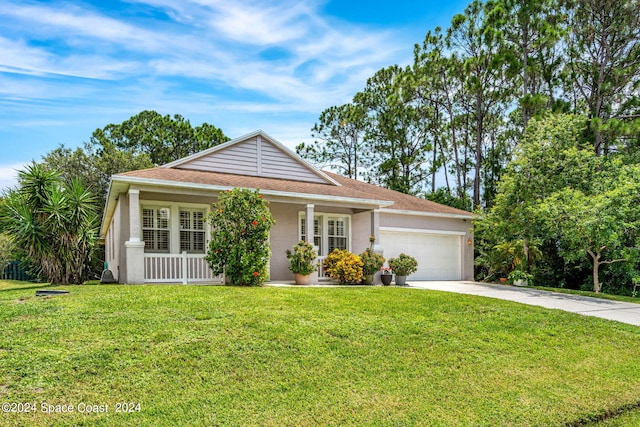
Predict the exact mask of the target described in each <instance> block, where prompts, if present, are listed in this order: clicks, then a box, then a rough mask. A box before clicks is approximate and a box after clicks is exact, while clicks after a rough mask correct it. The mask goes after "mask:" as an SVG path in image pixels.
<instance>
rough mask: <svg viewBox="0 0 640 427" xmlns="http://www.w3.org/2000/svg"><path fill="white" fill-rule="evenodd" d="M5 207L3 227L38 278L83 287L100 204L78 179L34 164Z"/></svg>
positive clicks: (22, 173) (20, 177)
mask: <svg viewBox="0 0 640 427" xmlns="http://www.w3.org/2000/svg"><path fill="white" fill-rule="evenodd" d="M18 182H19V186H18V188H17V189H15V190H12V191H9V192H8V193H7V197H6V198H5V201H4V203H3V204H2V205H1V210H0V222H1V223H2V228H3V229H4V231H5V233H7V234H8V235H9V236H10V238H11V239H12V240H13V241H14V243H15V245H16V247H17V248H18V250H19V251H20V252H21V255H22V256H23V257H24V259H25V260H26V261H27V263H28V264H29V265H31V266H33V267H34V268H35V273H36V275H38V276H41V277H44V278H45V279H46V280H47V281H49V282H51V283H57V284H70V283H77V284H80V283H83V282H84V281H85V280H86V279H87V278H89V277H90V273H91V271H90V265H91V261H92V255H93V251H94V249H95V247H96V243H97V237H98V217H97V215H96V211H97V208H96V200H95V198H94V196H93V194H92V193H91V192H90V191H88V190H87V189H86V188H85V187H84V185H82V183H80V181H78V180H75V179H74V180H71V181H70V182H65V181H64V180H63V179H62V178H61V177H60V175H57V174H56V173H54V172H52V171H50V170H47V169H46V168H44V167H42V166H41V165H38V164H36V163H33V164H32V165H30V166H27V168H26V169H25V170H24V171H20V172H19V174H18Z"/></svg>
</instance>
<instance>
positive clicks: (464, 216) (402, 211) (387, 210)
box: [380, 208, 476, 219]
mask: <svg viewBox="0 0 640 427" xmlns="http://www.w3.org/2000/svg"><path fill="white" fill-rule="evenodd" d="M380 212H384V213H390V214H395V215H412V216H428V217H433V218H453V219H474V218H475V217H476V215H474V214H472V213H471V212H469V213H468V214H455V213H445V212H427V211H415V210H409V209H390V208H383V209H380Z"/></svg>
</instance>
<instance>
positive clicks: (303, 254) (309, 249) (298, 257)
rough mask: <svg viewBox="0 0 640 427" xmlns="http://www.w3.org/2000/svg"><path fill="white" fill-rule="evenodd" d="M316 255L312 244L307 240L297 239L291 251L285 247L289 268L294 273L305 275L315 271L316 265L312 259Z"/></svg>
mask: <svg viewBox="0 0 640 427" xmlns="http://www.w3.org/2000/svg"><path fill="white" fill-rule="evenodd" d="M317 257H318V255H317V254H316V251H314V250H313V245H312V244H311V243H308V242H304V241H302V240H301V241H299V242H298V244H297V245H295V246H294V247H293V251H290V250H288V249H287V258H289V270H291V272H292V273H295V274H302V275H303V276H306V275H308V274H311V273H313V272H314V271H316V265H315V264H314V262H313V261H315V259H316V258H317Z"/></svg>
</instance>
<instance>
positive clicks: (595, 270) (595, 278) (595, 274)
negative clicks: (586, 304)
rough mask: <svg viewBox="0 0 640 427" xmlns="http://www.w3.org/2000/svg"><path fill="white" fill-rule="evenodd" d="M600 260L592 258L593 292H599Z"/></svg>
mask: <svg viewBox="0 0 640 427" xmlns="http://www.w3.org/2000/svg"><path fill="white" fill-rule="evenodd" d="M599 271H600V262H598V261H597V260H595V259H594V260H593V292H595V293H600V288H601V286H602V285H600V273H599Z"/></svg>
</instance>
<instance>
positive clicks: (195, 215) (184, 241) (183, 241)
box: [180, 208, 205, 254]
mask: <svg viewBox="0 0 640 427" xmlns="http://www.w3.org/2000/svg"><path fill="white" fill-rule="evenodd" d="M204 237H205V230H204V211H203V210H195V209H184V208H180V252H183V251H186V252H189V253H197V254H203V253H204V246H205V239H204Z"/></svg>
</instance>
